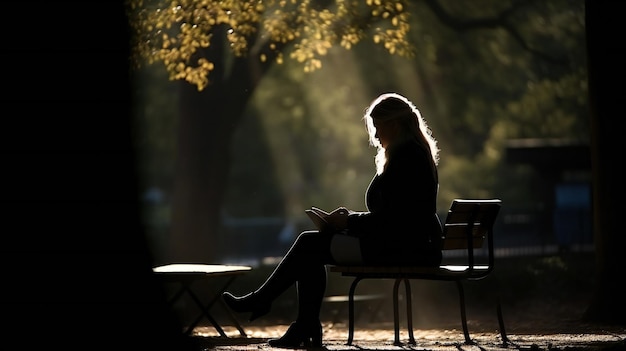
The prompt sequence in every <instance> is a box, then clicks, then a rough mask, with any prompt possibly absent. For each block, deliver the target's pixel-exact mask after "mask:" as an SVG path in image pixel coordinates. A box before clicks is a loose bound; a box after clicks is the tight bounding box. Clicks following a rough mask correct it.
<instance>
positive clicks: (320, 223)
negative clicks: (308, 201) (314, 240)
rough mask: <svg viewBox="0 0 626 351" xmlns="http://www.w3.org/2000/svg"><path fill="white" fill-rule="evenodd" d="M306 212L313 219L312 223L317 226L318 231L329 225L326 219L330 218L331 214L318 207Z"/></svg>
mask: <svg viewBox="0 0 626 351" xmlns="http://www.w3.org/2000/svg"><path fill="white" fill-rule="evenodd" d="M304 212H305V213H306V214H307V215H308V216H309V218H311V221H312V222H313V224H315V226H316V227H317V229H319V230H323V229H325V228H326V227H327V226H328V225H329V224H328V222H327V221H326V217H328V216H329V215H330V213H328V212H326V211H324V210H322V209H319V208H317V207H311V208H310V209H308V210H304Z"/></svg>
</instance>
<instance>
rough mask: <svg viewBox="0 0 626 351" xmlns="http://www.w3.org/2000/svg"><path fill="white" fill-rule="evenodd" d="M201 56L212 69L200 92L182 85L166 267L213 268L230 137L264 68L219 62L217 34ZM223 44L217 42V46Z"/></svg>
mask: <svg viewBox="0 0 626 351" xmlns="http://www.w3.org/2000/svg"><path fill="white" fill-rule="evenodd" d="M214 38H216V39H215V40H214V41H213V43H212V45H211V47H210V49H211V50H210V51H209V50H207V51H206V52H205V53H204V55H205V56H206V57H208V58H209V59H210V60H211V61H212V62H214V63H215V67H216V69H215V71H213V72H211V75H210V76H209V79H210V83H209V85H208V86H207V87H206V88H205V89H204V90H202V91H198V90H197V88H196V86H195V85H192V84H189V83H187V82H185V81H183V82H181V83H180V84H181V86H180V100H179V106H180V108H179V110H180V116H179V121H180V122H179V126H178V147H177V160H176V174H175V179H174V189H173V195H172V222H171V229H170V237H169V245H168V249H167V251H168V253H167V256H168V257H169V261H170V262H195V263H215V260H216V259H217V257H218V253H219V252H218V251H219V248H218V247H217V244H218V242H219V240H218V239H219V238H218V235H217V234H218V229H219V225H220V209H221V206H222V200H223V198H224V195H225V194H224V191H225V190H226V189H227V180H228V173H229V169H230V147H231V140H232V137H233V133H234V131H235V130H236V127H237V126H238V124H239V121H240V120H241V118H242V116H243V113H244V112H245V110H246V107H247V104H248V102H249V100H250V97H251V96H252V93H253V92H254V89H255V87H256V85H257V83H258V81H259V79H260V77H261V76H262V75H263V74H264V73H265V71H266V70H267V67H268V66H267V65H263V66H259V65H258V64H254V65H252V64H250V63H251V62H255V61H253V59H251V60H248V59H247V58H245V57H244V58H233V61H232V66H230V67H231V68H230V69H225V68H224V67H227V66H228V65H227V64H226V63H225V62H224V61H225V57H226V55H224V54H223V52H224V51H225V50H227V48H226V49H225V47H224V45H227V43H225V42H224V39H223V38H224V36H223V35H219V33H216V35H215V36H214ZM217 38H222V40H221V41H220V40H217Z"/></svg>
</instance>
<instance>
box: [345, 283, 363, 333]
mask: <svg viewBox="0 0 626 351" xmlns="http://www.w3.org/2000/svg"><path fill="white" fill-rule="evenodd" d="M361 279H362V278H360V277H356V278H354V280H353V281H352V284H351V285H350V292H349V293H348V342H347V345H352V340H353V339H354V291H355V290H356V286H357V284H358V283H359V282H360V281H361Z"/></svg>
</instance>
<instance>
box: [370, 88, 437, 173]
mask: <svg viewBox="0 0 626 351" xmlns="http://www.w3.org/2000/svg"><path fill="white" fill-rule="evenodd" d="M363 118H364V120H365V126H366V128H367V133H368V135H369V143H370V145H372V146H374V147H376V148H377V149H378V151H377V153H376V157H375V163H376V173H377V174H379V175H380V174H382V173H383V171H384V170H385V166H386V165H387V162H388V160H389V158H390V155H391V154H392V152H391V151H392V150H393V147H394V146H395V145H398V144H400V143H402V142H405V141H407V140H413V141H415V142H417V144H418V145H420V146H422V147H423V148H425V149H426V150H427V151H428V152H429V153H430V155H431V158H432V164H433V167H436V166H437V165H438V164H439V147H438V146H437V140H436V139H435V138H434V137H433V135H432V131H431V130H430V128H428V124H427V123H426V120H425V119H424V118H423V117H422V115H421V113H420V112H419V110H418V109H417V107H415V105H414V104H413V103H412V102H411V101H409V99H407V98H406V97H404V96H402V95H400V94H397V93H385V94H382V95H380V96H378V97H377V98H376V99H375V100H374V101H372V103H371V104H370V105H369V107H367V108H366V109H365V115H364V116H363ZM374 120H376V121H380V122H386V121H392V120H394V121H396V122H397V123H398V124H399V126H400V134H399V135H398V138H397V139H395V140H393V141H392V143H391V144H390V145H388V146H387V148H384V147H383V145H382V144H381V143H380V140H379V139H378V137H377V136H376V127H374Z"/></svg>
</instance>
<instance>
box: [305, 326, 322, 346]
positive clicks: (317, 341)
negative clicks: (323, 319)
mask: <svg viewBox="0 0 626 351" xmlns="http://www.w3.org/2000/svg"><path fill="white" fill-rule="evenodd" d="M309 332H310V333H311V334H310V335H309V338H307V341H309V342H310V344H309V345H308V346H311V347H322V326H321V325H318V326H314V327H311V330H310V331H309Z"/></svg>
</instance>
